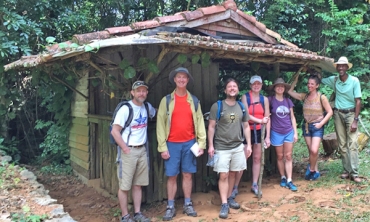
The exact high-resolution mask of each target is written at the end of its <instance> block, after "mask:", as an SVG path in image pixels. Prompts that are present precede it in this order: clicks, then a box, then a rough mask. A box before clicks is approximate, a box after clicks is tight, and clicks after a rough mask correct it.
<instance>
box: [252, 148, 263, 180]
mask: <svg viewBox="0 0 370 222" xmlns="http://www.w3.org/2000/svg"><path fill="white" fill-rule="evenodd" d="M261 153H262V152H261V143H258V144H253V152H252V156H253V166H252V172H253V175H252V182H253V183H257V181H258V177H259V176H260V169H261Z"/></svg>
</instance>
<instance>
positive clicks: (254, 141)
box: [243, 129, 261, 145]
mask: <svg viewBox="0 0 370 222" xmlns="http://www.w3.org/2000/svg"><path fill="white" fill-rule="evenodd" d="M243 143H244V144H247V141H246V140H245V139H244V141H243ZM251 143H252V144H251V145H253V144H257V143H261V130H260V129H259V130H256V134H255V133H254V129H251Z"/></svg>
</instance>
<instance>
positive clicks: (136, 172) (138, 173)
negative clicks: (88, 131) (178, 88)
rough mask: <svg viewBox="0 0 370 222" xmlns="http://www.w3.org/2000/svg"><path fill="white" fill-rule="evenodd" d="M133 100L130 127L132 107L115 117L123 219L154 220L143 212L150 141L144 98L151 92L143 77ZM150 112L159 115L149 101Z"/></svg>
mask: <svg viewBox="0 0 370 222" xmlns="http://www.w3.org/2000/svg"><path fill="white" fill-rule="evenodd" d="M131 95H132V100H130V101H129V102H128V103H129V104H130V105H131V107H132V110H133V112H132V114H133V118H132V122H131V124H130V125H129V127H127V128H125V130H124V131H123V132H121V130H122V129H123V127H124V126H125V122H126V121H127V120H128V116H129V108H128V106H127V105H124V106H122V107H121V108H120V109H119V110H118V112H117V114H116V117H115V119H114V121H113V127H112V131H111V134H112V136H113V138H114V140H115V141H116V143H117V145H118V146H119V148H120V149H117V150H118V153H117V163H118V167H117V176H118V182H119V190H118V200H119V203H120V207H121V211H122V218H121V222H126V221H128V222H130V221H145V222H146V221H150V219H149V218H147V217H145V216H144V215H143V214H142V213H141V212H140V205H141V197H142V191H141V187H142V186H147V185H148V184H149V171H148V160H147V151H146V148H145V143H146V142H147V127H148V113H147V110H146V108H145V105H144V101H145V100H146V97H147V95H148V85H146V84H145V82H143V81H136V82H134V84H133V85H132V90H131ZM148 108H149V116H150V117H153V116H154V115H155V112H156V111H155V109H154V108H153V107H152V105H150V104H149V103H148ZM130 189H132V199H133V202H134V211H135V214H134V217H133V219H131V217H130V214H129V213H128V208H127V200H128V192H129V190H130Z"/></svg>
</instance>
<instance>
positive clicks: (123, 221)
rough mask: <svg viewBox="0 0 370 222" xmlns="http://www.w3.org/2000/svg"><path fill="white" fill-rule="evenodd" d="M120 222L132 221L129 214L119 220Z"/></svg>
mask: <svg viewBox="0 0 370 222" xmlns="http://www.w3.org/2000/svg"><path fill="white" fill-rule="evenodd" d="M121 222H134V220H133V219H131V217H130V214H127V215H126V216H124V217H122V218H121Z"/></svg>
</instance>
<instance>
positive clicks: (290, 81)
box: [289, 62, 308, 84]
mask: <svg viewBox="0 0 370 222" xmlns="http://www.w3.org/2000/svg"><path fill="white" fill-rule="evenodd" d="M307 65H308V62H305V63H304V64H303V65H302V66H301V68H299V69H298V71H297V72H296V73H295V74H294V75H293V76H292V78H291V79H290V80H289V83H290V84H291V83H292V82H293V81H292V80H294V79H295V76H296V75H299V73H300V72H301V71H302V69H303V68H304V67H306V66H307Z"/></svg>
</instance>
